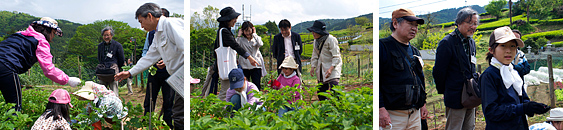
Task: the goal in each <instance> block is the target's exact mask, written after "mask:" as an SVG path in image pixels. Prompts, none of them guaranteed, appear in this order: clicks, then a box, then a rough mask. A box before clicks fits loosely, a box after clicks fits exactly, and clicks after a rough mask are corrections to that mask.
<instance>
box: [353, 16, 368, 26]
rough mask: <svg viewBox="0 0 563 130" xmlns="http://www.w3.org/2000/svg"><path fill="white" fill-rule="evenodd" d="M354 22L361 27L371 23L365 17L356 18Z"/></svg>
mask: <svg viewBox="0 0 563 130" xmlns="http://www.w3.org/2000/svg"><path fill="white" fill-rule="evenodd" d="M355 20H356V23H357V24H359V25H361V26H365V25H369V24H370V23H371V21H370V20H369V19H368V18H366V17H356V18H355Z"/></svg>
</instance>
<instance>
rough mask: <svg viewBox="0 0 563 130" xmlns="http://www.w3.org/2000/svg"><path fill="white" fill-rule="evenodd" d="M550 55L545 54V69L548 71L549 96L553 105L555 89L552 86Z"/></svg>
mask: <svg viewBox="0 0 563 130" xmlns="http://www.w3.org/2000/svg"><path fill="white" fill-rule="evenodd" d="M551 62H552V59H551V55H547V70H548V73H549V97H550V98H551V106H555V92H554V91H555V90H554V88H553V86H554V85H553V65H552V64H551Z"/></svg>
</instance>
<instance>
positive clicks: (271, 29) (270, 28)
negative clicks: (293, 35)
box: [264, 20, 280, 35]
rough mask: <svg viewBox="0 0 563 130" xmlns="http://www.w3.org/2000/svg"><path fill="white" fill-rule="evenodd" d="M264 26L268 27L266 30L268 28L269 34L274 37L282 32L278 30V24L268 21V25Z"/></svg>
mask: <svg viewBox="0 0 563 130" xmlns="http://www.w3.org/2000/svg"><path fill="white" fill-rule="evenodd" d="M264 26H266V28H268V31H269V33H271V34H272V35H276V34H278V33H280V30H279V29H278V25H277V24H276V22H275V21H270V20H268V22H266V24H264Z"/></svg>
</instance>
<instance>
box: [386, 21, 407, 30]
mask: <svg viewBox="0 0 563 130" xmlns="http://www.w3.org/2000/svg"><path fill="white" fill-rule="evenodd" d="M403 21H405V19H404V18H397V24H401V22H403ZM389 23H391V24H390V25H389V29H391V32H394V31H395V27H393V21H392V20H391V22H389Z"/></svg>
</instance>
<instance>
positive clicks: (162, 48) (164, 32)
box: [129, 17, 187, 76]
mask: <svg viewBox="0 0 563 130" xmlns="http://www.w3.org/2000/svg"><path fill="white" fill-rule="evenodd" d="M186 36H187V34H186V33H185V30H184V20H182V19H179V18H166V17H160V20H159V21H158V24H157V28H156V32H155V33H154V39H153V42H152V43H153V44H151V46H150V47H149V50H148V51H147V54H146V55H145V56H143V57H141V59H139V61H138V62H137V64H136V65H135V66H134V67H133V68H131V69H130V70H129V73H131V76H133V75H137V74H139V73H141V72H142V71H144V70H146V69H148V68H149V67H150V66H152V65H153V64H155V63H156V62H158V61H159V60H160V59H161V58H162V60H163V61H164V64H166V71H168V74H173V73H174V72H176V70H178V69H179V68H180V67H181V66H183V65H184V37H186Z"/></svg>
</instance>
